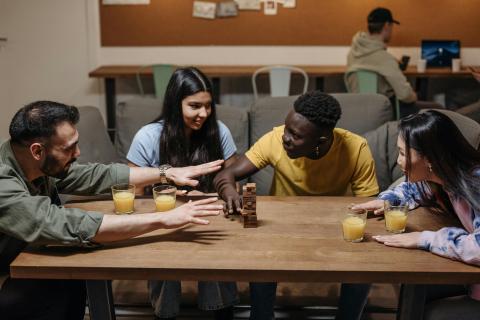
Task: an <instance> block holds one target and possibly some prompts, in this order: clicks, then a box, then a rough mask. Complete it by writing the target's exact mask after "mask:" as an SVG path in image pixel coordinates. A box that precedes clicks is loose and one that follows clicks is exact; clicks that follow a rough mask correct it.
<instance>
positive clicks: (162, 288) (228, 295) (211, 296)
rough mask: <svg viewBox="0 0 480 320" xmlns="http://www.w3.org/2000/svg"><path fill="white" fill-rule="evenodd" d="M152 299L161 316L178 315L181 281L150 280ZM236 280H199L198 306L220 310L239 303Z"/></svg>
mask: <svg viewBox="0 0 480 320" xmlns="http://www.w3.org/2000/svg"><path fill="white" fill-rule="evenodd" d="M148 291H149V294H150V301H151V303H152V307H153V309H154V312H155V315H156V316H157V317H159V318H173V317H176V316H177V315H178V313H179V310H180V298H181V295H182V288H181V283H180V281H161V280H150V281H148ZM238 300H239V299H238V293H237V284H236V283H235V282H213V281H209V282H204V281H199V282H198V307H199V309H201V310H218V309H223V308H226V307H230V306H233V305H234V304H236V303H238Z"/></svg>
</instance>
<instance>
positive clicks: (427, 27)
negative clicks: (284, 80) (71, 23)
mask: <svg viewBox="0 0 480 320" xmlns="http://www.w3.org/2000/svg"><path fill="white" fill-rule="evenodd" d="M210 1H213V2H220V0H210ZM99 3H100V25H101V42H102V46H105V47H114V46H189V45H290V46H296V45H299V46H300V45H302V46H310V45H325V46H336V45H339V46H345V45H349V44H350V42H351V39H352V36H353V35H354V34H355V32H357V31H358V30H365V29H366V16H367V15H368V12H370V10H371V9H372V8H375V7H377V6H383V7H387V8H389V9H391V10H392V12H393V15H394V17H395V19H397V20H399V21H400V22H401V25H400V26H396V28H395V30H394V36H393V41H392V43H391V45H393V46H419V44H420V41H421V40H422V39H458V40H460V41H461V44H462V47H480V35H479V31H480V18H479V15H478V14H479V12H480V0H456V1H438V0H422V1H418V0H297V7H296V8H295V9H286V8H283V7H282V6H281V5H279V8H278V14H277V15H275V16H266V15H264V14H263V11H243V10H242V11H239V15H238V16H237V17H233V18H222V19H215V20H207V19H198V18H193V17H192V6H193V0H151V2H150V4H149V5H117V6H108V5H102V4H101V0H100V2H99Z"/></svg>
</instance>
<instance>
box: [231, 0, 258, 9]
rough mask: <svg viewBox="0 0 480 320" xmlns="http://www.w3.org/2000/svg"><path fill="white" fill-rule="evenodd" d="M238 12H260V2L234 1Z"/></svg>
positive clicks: (248, 0)
mask: <svg viewBox="0 0 480 320" xmlns="http://www.w3.org/2000/svg"><path fill="white" fill-rule="evenodd" d="M235 2H236V3H237V5H238V9H239V10H260V9H262V6H261V4H260V0H235Z"/></svg>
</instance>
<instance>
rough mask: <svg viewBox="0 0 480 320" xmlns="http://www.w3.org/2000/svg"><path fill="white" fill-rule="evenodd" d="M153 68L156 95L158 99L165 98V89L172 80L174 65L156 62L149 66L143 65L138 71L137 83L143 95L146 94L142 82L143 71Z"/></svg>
mask: <svg viewBox="0 0 480 320" xmlns="http://www.w3.org/2000/svg"><path fill="white" fill-rule="evenodd" d="M148 68H152V71H153V85H154V89H155V97H156V98H157V99H160V100H163V97H164V96H165V91H166V90H167V85H168V82H169V81H170V77H171V76H172V74H173V71H174V69H175V68H174V66H173V65H171V64H154V65H148V66H142V67H140V68H139V69H138V71H137V84H138V90H139V91H140V94H141V95H142V96H144V95H145V92H144V90H143V84H142V77H141V76H142V73H143V72H144V71H145V70H146V69H148Z"/></svg>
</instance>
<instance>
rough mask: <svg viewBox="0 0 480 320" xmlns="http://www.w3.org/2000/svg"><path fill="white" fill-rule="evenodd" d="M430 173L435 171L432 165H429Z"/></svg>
mask: <svg viewBox="0 0 480 320" xmlns="http://www.w3.org/2000/svg"><path fill="white" fill-rule="evenodd" d="M428 171H430V173H432V172H433V170H432V165H431V164H428Z"/></svg>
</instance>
